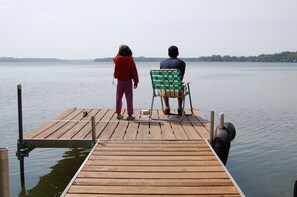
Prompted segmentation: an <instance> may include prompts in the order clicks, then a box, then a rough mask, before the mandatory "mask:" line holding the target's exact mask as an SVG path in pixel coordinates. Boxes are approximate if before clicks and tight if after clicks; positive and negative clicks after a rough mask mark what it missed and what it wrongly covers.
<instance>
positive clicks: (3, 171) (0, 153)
mask: <svg viewBox="0 0 297 197" xmlns="http://www.w3.org/2000/svg"><path fill="white" fill-rule="evenodd" d="M0 196H3V197H9V168H8V149H7V148H0Z"/></svg>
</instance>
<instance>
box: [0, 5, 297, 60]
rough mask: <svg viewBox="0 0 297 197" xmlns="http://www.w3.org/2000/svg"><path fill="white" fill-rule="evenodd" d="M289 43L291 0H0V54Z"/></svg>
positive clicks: (262, 48) (292, 46)
mask: <svg viewBox="0 0 297 197" xmlns="http://www.w3.org/2000/svg"><path fill="white" fill-rule="evenodd" d="M121 44H127V45H129V46H130V47H131V49H132V51H133V55H134V56H146V57H166V56H167V49H168V47H169V46H170V45H176V46H178V47H179V50H180V57H200V56H209V55H213V54H216V55H236V56H240V55H244V56H248V55H259V54H270V53H278V52H282V51H297V0H150V1H144V0H125V1H124V0H0V57H56V58H65V59H89V58H91V59H93V58H97V57H112V56H114V55H115V54H116V53H117V51H118V47H119V45H121Z"/></svg>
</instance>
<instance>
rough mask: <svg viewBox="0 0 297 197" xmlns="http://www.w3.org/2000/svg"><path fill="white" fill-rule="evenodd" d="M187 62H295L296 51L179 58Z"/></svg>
mask: <svg viewBox="0 0 297 197" xmlns="http://www.w3.org/2000/svg"><path fill="white" fill-rule="evenodd" d="M134 59H135V61H136V62H155V61H156V62H160V61H162V60H164V59H166V58H156V57H135V58H134ZM181 59H183V60H184V61H188V62H297V51H296V52H282V53H275V54H267V55H266V54H262V55H258V56H239V57H238V56H230V55H224V56H221V55H212V56H202V57H198V58H195V57H193V58H181ZM94 61H95V62H104V61H112V58H98V59H95V60H94Z"/></svg>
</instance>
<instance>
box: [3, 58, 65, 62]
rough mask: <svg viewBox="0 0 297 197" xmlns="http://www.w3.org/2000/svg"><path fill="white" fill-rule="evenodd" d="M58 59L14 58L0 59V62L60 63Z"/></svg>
mask: <svg viewBox="0 0 297 197" xmlns="http://www.w3.org/2000/svg"><path fill="white" fill-rule="evenodd" d="M61 61H63V60H61V59H58V58H14V57H0V62H61Z"/></svg>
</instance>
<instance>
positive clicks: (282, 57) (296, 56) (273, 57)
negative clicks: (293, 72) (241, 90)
mask: <svg viewBox="0 0 297 197" xmlns="http://www.w3.org/2000/svg"><path fill="white" fill-rule="evenodd" d="M195 59H196V58H193V59H192V61H200V62H297V52H282V53H275V54H268V55H265V54H262V55H258V56H247V57H246V56H240V57H237V56H230V55H225V56H220V55H212V56H203V57H199V58H197V59H196V60H195Z"/></svg>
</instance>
